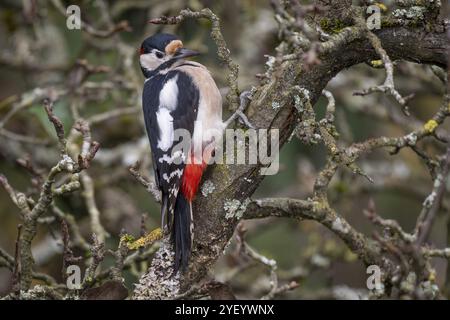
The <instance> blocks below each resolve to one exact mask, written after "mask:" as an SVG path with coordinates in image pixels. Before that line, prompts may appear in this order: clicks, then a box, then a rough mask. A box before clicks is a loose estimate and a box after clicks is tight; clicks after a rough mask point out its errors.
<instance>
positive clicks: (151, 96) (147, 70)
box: [139, 33, 227, 272]
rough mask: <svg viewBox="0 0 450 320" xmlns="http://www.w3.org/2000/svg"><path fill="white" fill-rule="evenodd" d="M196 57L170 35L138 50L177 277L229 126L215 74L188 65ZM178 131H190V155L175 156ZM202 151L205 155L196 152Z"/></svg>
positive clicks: (148, 41)
mask: <svg viewBox="0 0 450 320" xmlns="http://www.w3.org/2000/svg"><path fill="white" fill-rule="evenodd" d="M196 55H198V53H197V52H195V51H192V50H188V49H186V48H184V47H183V43H182V42H181V41H180V39H178V38H177V37H176V36H174V35H171V34H164V33H159V34H155V35H153V36H151V37H149V38H147V39H145V41H144V42H143V43H142V45H141V47H140V57H139V62H140V66H141V69H142V72H143V74H144V76H145V78H146V80H145V84H144V90H143V94H142V105H143V112H144V119H145V125H146V130H147V134H148V137H149V140H150V146H151V151H152V157H153V168H154V171H155V181H156V184H157V186H158V188H159V189H160V190H161V193H162V203H161V220H162V221H161V222H162V226H163V230H166V232H167V231H168V232H170V233H171V238H172V241H173V244H174V251H175V266H174V269H175V272H177V271H178V270H179V269H180V267H181V270H186V268H187V266H188V261H189V256H190V253H191V246H192V240H193V231H194V229H193V216H192V201H193V199H194V197H195V195H196V193H197V190H198V187H199V184H200V180H201V178H202V174H203V172H204V170H205V168H206V166H207V162H208V160H209V158H210V157H211V153H212V152H213V150H214V143H215V137H217V135H219V136H221V135H222V132H223V129H224V128H225V127H226V125H227V122H225V123H224V122H222V98H221V94H220V92H219V89H218V88H217V86H216V84H215V82H214V80H213V78H212V77H211V74H210V73H209V71H208V70H207V69H206V67H205V66H203V65H201V64H200V63H197V62H193V61H187V60H185V58H188V57H192V56H196ZM177 129H184V130H187V131H188V132H189V133H190V136H191V137H192V138H191V139H192V140H191V145H192V147H191V148H190V150H188V151H187V152H180V151H179V150H178V151H176V152H174V146H175V144H176V142H177V141H175V139H174V137H175V132H176V130H177ZM208 132H209V133H208ZM211 133H213V134H211ZM199 145H200V146H201V148H202V151H201V152H194V146H199ZM185 153H187V154H185ZM175 160H178V161H175ZM180 160H181V161H180Z"/></svg>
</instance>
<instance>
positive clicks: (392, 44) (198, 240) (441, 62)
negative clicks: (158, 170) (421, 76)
mask: <svg viewBox="0 0 450 320" xmlns="http://www.w3.org/2000/svg"><path fill="white" fill-rule="evenodd" d="M336 2H338V1H336ZM340 2H342V1H340ZM336 18H338V17H336ZM375 34H376V35H377V36H378V37H379V39H380V40H381V44H382V47H383V48H384V49H385V50H386V52H387V53H388V55H389V56H390V57H391V59H393V60H397V59H404V60H408V61H412V62H417V63H425V64H434V65H437V66H441V67H445V66H446V64H447V52H448V42H447V35H446V33H445V32H443V30H442V28H441V30H438V31H431V32H430V31H426V30H425V29H424V27H416V28H408V27H397V26H396V27H386V28H383V29H381V30H380V31H378V32H375ZM321 45H322V47H324V48H325V49H324V50H323V51H322V52H324V53H320V54H319V59H320V61H321V62H320V64H317V65H314V66H310V65H306V63H305V62H304V61H302V60H301V59H296V60H292V61H285V62H283V63H282V64H280V65H278V66H277V68H275V70H274V72H273V73H272V74H271V75H270V78H269V79H268V83H267V84H264V85H262V86H259V87H258V88H257V89H256V92H255V93H254V94H253V99H252V102H251V104H250V106H249V108H248V115H249V120H250V121H251V122H252V123H253V124H254V125H255V126H256V127H257V128H278V129H280V146H282V145H283V144H284V143H285V142H286V141H287V140H288V139H289V137H290V136H291V134H292V131H293V130H294V128H295V126H296V119H297V111H296V109H295V106H294V100H293V94H292V93H289V90H287V88H293V87H295V86H299V87H300V88H303V89H306V90H307V92H309V93H310V102H311V104H312V105H314V104H315V102H316V101H317V99H318V97H319V96H320V94H321V92H322V90H323V89H324V88H325V87H326V85H327V83H328V82H329V81H330V80H331V79H332V78H333V77H334V76H335V75H336V74H338V73H339V72H340V71H342V70H344V69H346V68H349V67H351V66H353V65H356V64H359V63H362V62H366V61H369V60H372V59H377V58H378V57H377V53H376V51H375V50H374V48H373V47H372V45H371V44H370V42H369V41H368V40H367V38H366V37H365V35H364V32H361V29H358V28H356V27H349V28H345V29H344V30H342V31H340V32H339V33H337V34H336V35H334V36H332V38H331V39H330V40H328V42H327V43H326V47H325V45H324V44H321ZM319 46H320V45H319ZM319 52H320V51H319ZM273 102H277V103H279V105H280V106H281V108H278V109H276V110H274V109H273V108H271V105H272V103H273ZM259 169H260V165H239V166H237V165H234V166H227V165H215V166H212V167H210V168H209V169H208V171H207V173H206V175H205V177H204V180H209V181H211V182H212V183H213V185H214V186H215V189H214V191H213V192H212V193H211V194H208V196H207V197H204V196H202V195H200V196H198V197H197V199H196V201H195V203H194V221H195V229H196V233H195V235H196V237H195V241H194V251H193V255H192V259H191V264H190V269H189V272H187V273H186V274H183V275H181V277H180V286H179V287H174V290H176V292H170V293H167V295H166V296H164V295H161V292H162V288H164V287H165V281H166V279H165V278H164V277H158V276H156V277H155V276H153V275H151V274H155V275H157V274H169V273H170V272H167V270H165V271H162V269H165V268H167V267H166V266H165V264H164V263H163V261H164V260H162V259H160V257H157V258H155V259H154V260H153V263H152V266H151V268H150V269H149V271H148V273H149V274H150V276H149V275H146V276H144V278H142V279H141V285H143V284H145V283H149V282H147V281H148V280H147V279H151V280H152V281H151V290H145V291H143V290H137V291H136V292H135V296H138V297H139V298H143V295H144V296H145V298H148V299H153V298H170V297H171V296H175V295H177V294H178V293H181V292H183V291H185V290H186V289H187V288H189V287H190V286H192V285H193V284H196V283H198V282H199V281H200V280H201V279H202V278H203V277H204V276H205V275H206V273H207V271H208V270H209V269H210V268H211V267H212V266H213V264H214V263H215V261H216V260H217V259H218V258H219V257H220V255H221V254H222V252H223V250H224V248H225V246H226V245H227V243H228V241H229V240H230V238H231V236H232V234H233V232H234V230H235V227H236V225H237V223H238V219H226V218H225V215H226V210H225V209H224V206H225V203H226V202H227V201H229V200H232V199H234V200H237V201H239V203H241V204H243V206H244V207H242V208H241V209H242V210H245V209H246V208H245V203H246V202H247V199H249V198H250V197H251V196H252V194H253V193H254V191H255V190H256V188H257V187H258V185H259V183H260V182H261V181H262V179H263V178H264V176H263V175H260V174H259ZM248 181H251V183H249V182H248ZM318 207H320V206H318ZM318 207H316V208H313V209H311V210H312V211H313V212H315V214H316V215H318V216H316V217H315V219H314V220H318V221H321V220H323V219H322V218H321V217H320V215H321V214H323V215H324V216H323V217H325V216H326V217H327V219H328V220H326V219H325V220H326V221H323V223H324V224H325V225H328V226H329V227H330V229H332V225H333V221H335V220H333V219H329V218H330V217H334V218H335V219H336V218H338V216H336V213H335V212H331V215H327V213H326V212H325V211H329V210H332V209H330V208H326V209H320V208H319V209H317V208H318ZM291 209H292V208H291ZM258 210H262V209H261V208H258V206H257V204H255V203H252V204H251V205H249V206H248V208H247V213H245V214H244V217H245V215H246V214H249V212H255V211H258ZM265 210H269V212H268V215H270V211H271V210H270V208H269V209H267V208H266V209H265ZM305 210H306V209H305V208H302V207H300V208H299V209H298V214H297V216H301V217H303V218H306V219H308V218H309V216H308V214H307V213H306V212H305ZM308 210H309V209H308ZM274 211H275V210H274ZM286 211H288V210H286ZM289 211H291V210H289ZM291 214H292V211H291ZM343 221H345V220H343ZM345 223H346V222H345ZM343 230H346V227H345V226H344V227H343ZM344 236H345V237H346V238H344V241H345V242H346V243H347V244H348V245H349V246H350V248H351V249H352V250H353V251H354V252H355V253H357V254H358V255H359V256H360V257H362V258H363V260H364V261H365V262H366V263H367V264H370V263H374V262H379V260H380V257H379V256H378V257H377V252H378V248H377V246H376V245H371V241H370V240H369V239H366V238H365V237H364V236H363V235H362V234H360V233H344ZM160 250H166V249H160ZM156 272H158V273H156Z"/></svg>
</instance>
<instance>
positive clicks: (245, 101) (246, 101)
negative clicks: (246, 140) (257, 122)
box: [224, 91, 255, 129]
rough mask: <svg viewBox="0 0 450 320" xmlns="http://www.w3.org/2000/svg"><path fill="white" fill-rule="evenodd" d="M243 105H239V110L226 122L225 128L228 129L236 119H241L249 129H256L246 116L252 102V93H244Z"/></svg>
mask: <svg viewBox="0 0 450 320" xmlns="http://www.w3.org/2000/svg"><path fill="white" fill-rule="evenodd" d="M240 100H241V103H240V105H239V108H238V109H237V110H236V111H235V112H234V113H233V114H232V115H231V117H229V118H228V119H227V120H226V121H225V122H224V125H225V128H227V127H228V126H229V125H230V124H231V123H232V122H233V121H234V120H236V118H240V119H241V121H242V123H243V124H245V125H246V126H247V127H248V128H250V129H254V128H255V127H254V126H253V125H252V124H251V122H250V121H249V120H248V118H247V116H246V115H245V114H244V111H245V109H246V108H247V106H248V105H249V103H250V101H251V92H250V91H243V92H242V93H241V95H240Z"/></svg>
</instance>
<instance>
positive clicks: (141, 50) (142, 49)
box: [138, 47, 144, 55]
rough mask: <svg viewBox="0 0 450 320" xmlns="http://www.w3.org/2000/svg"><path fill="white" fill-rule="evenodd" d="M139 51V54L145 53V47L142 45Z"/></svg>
mask: <svg viewBox="0 0 450 320" xmlns="http://www.w3.org/2000/svg"><path fill="white" fill-rule="evenodd" d="M138 51H139V54H140V55H141V54H144V48H143V47H140V48H139V50H138Z"/></svg>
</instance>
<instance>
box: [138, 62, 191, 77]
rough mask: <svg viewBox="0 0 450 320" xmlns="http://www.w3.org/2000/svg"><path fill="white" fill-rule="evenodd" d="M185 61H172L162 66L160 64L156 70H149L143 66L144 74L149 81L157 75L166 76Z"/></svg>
mask: <svg viewBox="0 0 450 320" xmlns="http://www.w3.org/2000/svg"><path fill="white" fill-rule="evenodd" d="M185 62H186V60H184V59H175V58H174V59H170V60H169V61H166V62H164V63H162V64H160V65H159V66H158V67H157V68H156V69H147V68H145V67H143V66H142V65H141V70H142V73H143V74H144V77H145V78H146V79H149V78H151V77H153V76H155V75H157V74H166V73H167V72H169V71H170V70H171V69H173V68H176V67H177V66H179V65H181V64H183V63H185Z"/></svg>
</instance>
